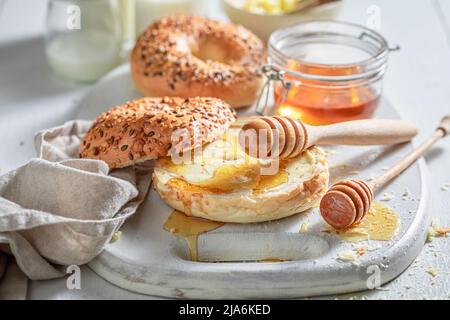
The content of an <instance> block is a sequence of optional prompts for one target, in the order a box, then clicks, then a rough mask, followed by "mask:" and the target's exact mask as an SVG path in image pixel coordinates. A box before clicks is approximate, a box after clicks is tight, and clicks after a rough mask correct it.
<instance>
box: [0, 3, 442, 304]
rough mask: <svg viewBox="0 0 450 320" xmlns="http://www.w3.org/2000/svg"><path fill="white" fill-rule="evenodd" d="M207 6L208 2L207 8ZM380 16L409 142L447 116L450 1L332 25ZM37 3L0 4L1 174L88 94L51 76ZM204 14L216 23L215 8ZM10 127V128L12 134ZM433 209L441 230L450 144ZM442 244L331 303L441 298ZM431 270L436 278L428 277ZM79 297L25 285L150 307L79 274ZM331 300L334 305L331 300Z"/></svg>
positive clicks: (352, 9)
mask: <svg viewBox="0 0 450 320" xmlns="http://www.w3.org/2000/svg"><path fill="white" fill-rule="evenodd" d="M214 2H215V1H214ZM373 5H376V6H378V7H379V9H380V14H381V16H380V17H381V30H380V32H381V33H382V34H383V35H384V36H385V37H386V38H387V39H388V41H389V42H390V44H391V45H392V46H394V45H397V44H398V45H400V46H401V51H399V52H395V53H392V55H391V58H390V67H389V71H388V73H387V76H386V81H385V89H384V95H385V96H386V97H387V98H388V99H389V100H390V101H391V102H392V103H393V104H394V105H395V106H396V107H397V108H398V110H399V112H400V114H401V115H402V116H403V117H404V118H405V119H407V120H411V121H414V122H416V123H418V124H419V125H420V127H421V133H420V134H419V137H418V138H417V139H416V141H420V140H422V139H423V138H425V137H426V136H427V135H428V134H430V133H431V132H432V131H433V130H434V129H435V127H436V124H437V123H438V121H439V119H440V118H441V116H442V115H444V114H450V1H448V0H396V1H392V0H344V6H343V10H342V12H341V14H340V17H339V19H340V20H346V21H352V22H356V23H361V24H366V22H367V21H368V18H369V16H368V13H367V12H368V8H369V7H370V6H373ZM45 10H46V1H45V0H33V1H29V0H28V1H27V0H0V141H1V144H0V145H1V148H0V150H1V151H0V174H2V173H5V172H6V171H8V170H11V169H14V168H16V167H17V166H19V165H21V164H23V163H25V162H27V161H28V160H29V159H30V158H31V157H33V156H35V151H34V148H33V134H34V132H36V131H37V130H40V129H42V128H46V127H51V126H54V125H58V124H61V123H62V122H64V121H66V120H70V119H73V117H74V115H75V114H76V103H75V102H76V101H77V100H78V99H80V98H81V97H82V95H83V94H84V93H85V92H86V91H87V90H89V86H76V85H71V84H67V83H65V82H63V81H61V80H60V79H58V78H56V77H55V76H54V75H53V74H52V73H51V71H50V70H49V68H48V66H47V64H46V60H45V55H44V40H43V35H44V30H45V25H44V17H45ZM369 11H370V10H369ZM212 15H214V16H216V17H220V18H223V14H222V13H221V12H220V10H219V9H218V6H216V4H214V7H213V10H212ZM11 128H14V130H11ZM426 161H427V164H428V169H429V178H430V181H431V182H432V183H431V201H432V204H431V208H430V209H431V210H433V211H432V213H433V216H434V220H435V221H436V223H437V224H438V225H439V226H446V227H449V226H450V191H443V190H442V189H441V187H442V186H443V185H444V184H445V183H450V139H447V140H444V141H441V142H439V143H438V144H437V145H436V146H435V147H434V148H433V150H431V151H430V152H429V153H428V154H427V156H426ZM449 254H450V238H436V239H435V240H434V241H433V242H431V243H428V244H426V245H425V247H424V250H423V251H422V253H421V255H420V256H419V257H418V259H417V260H416V262H415V263H413V265H412V266H411V267H410V268H409V269H407V270H406V271H405V272H404V273H403V274H402V275H400V276H399V277H398V278H397V279H395V280H394V281H392V282H391V283H389V284H387V285H386V286H385V287H384V289H383V290H375V291H367V292H362V293H358V294H349V295H343V296H339V297H338V298H339V299H349V298H357V299H361V298H369V299H436V298H438V299H449V298H450V259H449ZM429 268H435V269H436V270H437V271H438V275H437V276H436V277H432V276H431V275H430V274H429V273H427V272H426V270H428V269H429ZM81 275H82V281H81V287H82V288H81V290H68V289H67V288H66V280H65V279H59V280H52V281H30V283H29V290H28V298H29V299H152V297H147V296H142V295H138V294H134V293H131V292H128V291H126V290H123V289H120V288H118V287H115V286H114V285H112V284H109V283H107V282H106V281H104V280H103V279H101V278H100V277H98V276H97V275H96V274H95V273H93V272H92V271H91V270H90V269H89V268H87V267H82V274H81ZM330 298H334V297H330Z"/></svg>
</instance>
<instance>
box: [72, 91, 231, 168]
mask: <svg viewBox="0 0 450 320" xmlns="http://www.w3.org/2000/svg"><path fill="white" fill-rule="evenodd" d="M234 120H235V112H234V110H233V109H232V108H231V107H230V106H229V105H228V104H227V103H225V102H223V101H222V100H220V99H216V98H200V97H196V98H187V99H183V98H169V97H164V98H143V99H139V100H134V101H130V102H127V103H125V104H123V105H120V106H117V107H115V108H113V109H111V110H110V111H108V112H105V113H103V114H102V115H100V116H99V117H98V118H97V119H96V120H95V121H94V123H93V125H92V127H91V128H90V129H89V131H88V132H87V134H86V136H85V137H84V140H83V141H82V143H81V146H80V157H81V158H90V159H98V160H103V161H105V162H106V163H107V164H108V165H109V167H110V169H114V168H122V167H126V166H130V165H133V164H135V163H138V162H142V161H146V160H151V159H156V158H158V157H162V156H168V155H170V154H172V152H181V151H186V150H191V149H193V148H196V147H198V146H201V145H203V144H205V143H208V142H211V141H213V140H214V139H215V138H216V137H218V136H220V135H222V134H223V133H224V132H225V131H226V130H227V129H228V128H229V126H230V125H231V123H233V122H234ZM178 132H180V133H182V138H183V139H182V140H176V142H175V143H173V141H172V139H173V134H174V133H175V134H176V133H178ZM186 137H188V138H187V140H186ZM172 144H173V145H172Z"/></svg>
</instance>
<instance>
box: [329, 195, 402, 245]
mask: <svg viewBox="0 0 450 320" xmlns="http://www.w3.org/2000/svg"><path fill="white" fill-rule="evenodd" d="M398 225H399V219H398V215H397V214H396V213H395V212H394V211H393V210H392V208H391V207H389V206H387V205H385V204H381V203H373V204H372V206H371V207H370V209H369V212H368V213H367V215H366V217H365V218H364V219H363V220H362V221H361V223H359V224H358V225H356V226H354V227H351V228H348V229H346V230H344V231H336V233H337V235H338V236H339V238H341V239H343V240H346V241H350V242H358V241H364V240H380V241H389V240H392V238H393V237H394V235H395V233H396V231H397V229H398Z"/></svg>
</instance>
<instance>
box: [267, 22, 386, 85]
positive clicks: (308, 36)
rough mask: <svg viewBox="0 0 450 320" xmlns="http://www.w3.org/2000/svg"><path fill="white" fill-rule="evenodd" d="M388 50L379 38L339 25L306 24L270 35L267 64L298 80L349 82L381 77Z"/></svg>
mask: <svg viewBox="0 0 450 320" xmlns="http://www.w3.org/2000/svg"><path fill="white" fill-rule="evenodd" d="M388 53H389V47H388V43H387V41H386V40H385V38H384V37H383V36H381V35H380V34H379V33H378V32H375V31H373V30H371V29H368V28H365V27H363V26H360V25H357V24H353V23H348V22H339V21H327V20H318V21H308V22H302V23H298V24H295V25H292V26H289V27H286V28H283V29H280V30H277V31H275V32H274V33H272V35H271V36H270V39H269V56H270V62H271V63H272V64H274V65H275V66H277V67H279V68H280V69H285V70H286V72H287V73H290V74H292V75H294V76H296V77H298V78H300V79H301V78H304V79H310V80H319V81H326V82H327V81H331V82H336V81H338V82H339V81H353V80H360V79H366V80H367V79H368V78H372V77H381V76H382V75H383V73H384V72H385V70H386V67H387V60H388Z"/></svg>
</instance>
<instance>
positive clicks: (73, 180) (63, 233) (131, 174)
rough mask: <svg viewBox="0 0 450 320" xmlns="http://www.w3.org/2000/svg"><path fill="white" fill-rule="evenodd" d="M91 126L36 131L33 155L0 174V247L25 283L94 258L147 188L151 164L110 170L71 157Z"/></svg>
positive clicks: (59, 273) (101, 164) (56, 274)
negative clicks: (24, 275) (10, 259)
mask: <svg viewBox="0 0 450 320" xmlns="http://www.w3.org/2000/svg"><path fill="white" fill-rule="evenodd" d="M90 125H91V123H90V122H88V121H70V122H67V123H65V124H64V125H62V126H59V127H55V128H51V129H47V130H43V131H41V132H38V133H37V134H36V137H35V146H36V150H37V153H38V158H35V159H31V160H30V161H29V162H28V163H27V164H25V165H24V166H22V167H19V168H18V169H16V170H14V171H11V172H9V173H7V174H5V175H3V176H1V177H0V244H1V243H3V244H6V246H4V245H3V246H2V245H0V250H2V251H7V252H8V253H11V254H12V255H14V257H15V261H16V263H17V265H18V266H19V267H20V269H21V270H22V271H23V272H24V273H25V274H26V275H27V277H28V278H30V279H33V280H42V279H52V278H57V277H61V276H64V275H65V267H64V266H68V265H82V264H85V263H87V262H89V261H90V260H92V259H93V258H95V256H97V255H98V254H99V253H100V252H101V251H102V250H103V249H104V247H105V246H106V245H107V244H108V243H109V242H110V241H111V238H112V236H113V235H114V233H115V232H117V231H118V230H119V229H120V227H121V226H122V224H123V223H124V221H125V220H126V219H127V218H128V217H130V216H131V215H132V214H133V213H135V212H136V210H137V208H138V206H139V205H140V204H141V203H142V201H143V200H144V198H145V195H146V194H147V192H148V190H149V187H150V184H151V174H152V169H153V168H152V166H153V164H152V163H151V162H148V163H143V164H141V165H136V166H133V167H128V168H123V169H118V170H113V171H111V172H109V168H108V166H107V164H106V163H105V162H103V161H99V160H89V159H78V149H79V144H80V141H81V139H82V137H83V136H84V134H85V133H86V132H87V130H88V129H89V128H90ZM1 257H2V254H1V252H0V258H1ZM0 260H2V259H0ZM2 262H3V264H4V259H3V260H2V261H0V274H1V273H4V271H3V272H2Z"/></svg>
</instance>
